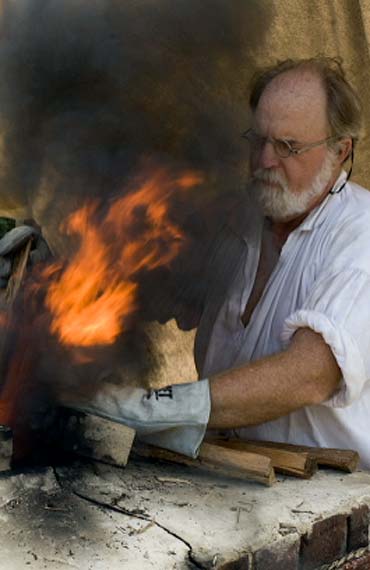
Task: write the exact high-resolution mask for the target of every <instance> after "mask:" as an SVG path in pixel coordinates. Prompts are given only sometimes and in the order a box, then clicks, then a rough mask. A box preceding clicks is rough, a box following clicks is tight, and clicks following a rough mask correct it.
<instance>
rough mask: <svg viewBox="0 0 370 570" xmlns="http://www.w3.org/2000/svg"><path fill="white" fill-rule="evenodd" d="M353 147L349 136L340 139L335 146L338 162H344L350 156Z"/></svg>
mask: <svg viewBox="0 0 370 570" xmlns="http://www.w3.org/2000/svg"><path fill="white" fill-rule="evenodd" d="M352 147H353V140H352V139H351V138H350V137H346V138H343V139H341V140H340V141H339V142H338V146H337V155H338V158H339V162H340V164H344V163H345V161H346V160H347V158H349V157H350V154H351V151H352Z"/></svg>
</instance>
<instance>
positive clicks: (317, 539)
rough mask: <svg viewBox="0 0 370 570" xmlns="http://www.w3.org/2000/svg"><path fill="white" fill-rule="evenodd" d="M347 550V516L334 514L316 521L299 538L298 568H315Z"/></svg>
mask: <svg viewBox="0 0 370 570" xmlns="http://www.w3.org/2000/svg"><path fill="white" fill-rule="evenodd" d="M346 551H347V516H346V515H335V516H333V517H329V518H327V519H324V520H321V521H317V522H316V523H315V524H314V526H313V528H312V531H311V533H310V535H304V536H303V537H302V539H301V552H300V565H299V569H300V570H315V569H316V568H318V567H320V566H322V565H323V564H330V563H331V562H333V561H334V560H336V559H338V558H341V557H342V556H344V555H345V553H346Z"/></svg>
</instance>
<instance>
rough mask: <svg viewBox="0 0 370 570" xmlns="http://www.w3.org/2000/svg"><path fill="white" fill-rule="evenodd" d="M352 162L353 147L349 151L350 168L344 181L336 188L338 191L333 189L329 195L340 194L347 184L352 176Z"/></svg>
mask: <svg viewBox="0 0 370 570" xmlns="http://www.w3.org/2000/svg"><path fill="white" fill-rule="evenodd" d="M353 161H354V151H353V146H352V150H351V167H350V169H349V171H348V174H347V176H346V179H345V181H344V182H343V184H342V185H341V186H340V188H338V190H333V188H332V189H331V190H330V192H329V194H339V192H341V191H342V190H343V188H344V187H345V185H346V184H347V182H348V180H349V179H350V177H351V174H352V168H353Z"/></svg>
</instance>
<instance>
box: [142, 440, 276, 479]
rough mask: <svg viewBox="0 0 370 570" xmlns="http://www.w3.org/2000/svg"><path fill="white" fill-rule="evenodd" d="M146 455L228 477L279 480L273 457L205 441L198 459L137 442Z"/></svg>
mask: <svg viewBox="0 0 370 570" xmlns="http://www.w3.org/2000/svg"><path fill="white" fill-rule="evenodd" d="M133 451H134V452H135V453H137V454H138V455H140V456H142V457H148V458H153V459H160V460H163V461H169V462H171V463H179V464H181V465H187V466H189V467H196V468H204V469H208V470H211V471H213V472H216V473H219V474H220V475H224V476H227V477H237V478H242V479H250V480H252V481H257V482H259V483H262V484H263V485H267V486H270V485H272V484H273V483H274V482H275V473H274V469H273V467H272V465H271V460H270V459H269V458H268V457H266V456H263V455H259V454H255V453H249V452H240V451H237V450H234V449H225V448H224V447H221V446H218V445H213V444H210V443H203V444H202V445H201V447H200V451H199V455H198V457H197V458H196V459H191V458H189V457H186V456H185V455H181V454H179V453H175V452H173V451H168V450H166V449H162V448H159V447H155V446H152V445H144V444H142V443H139V444H136V445H135V447H134V450H133Z"/></svg>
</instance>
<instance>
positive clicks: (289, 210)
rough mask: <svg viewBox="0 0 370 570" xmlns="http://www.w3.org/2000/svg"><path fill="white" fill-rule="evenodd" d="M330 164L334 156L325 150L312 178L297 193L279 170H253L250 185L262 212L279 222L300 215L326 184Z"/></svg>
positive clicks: (328, 177)
mask: <svg viewBox="0 0 370 570" xmlns="http://www.w3.org/2000/svg"><path fill="white" fill-rule="evenodd" d="M334 164H335V155H333V154H332V153H331V152H329V154H328V155H327V157H326V159H325V160H324V163H323V165H322V167H321V169H320V171H319V172H318V173H317V175H316V176H315V178H314V180H313V181H312V182H311V184H310V185H309V186H308V187H307V188H305V189H303V190H301V191H300V192H299V193H295V192H292V189H291V188H290V187H289V185H288V183H287V181H286V178H285V176H284V175H283V174H282V173H281V172H278V171H276V170H269V169H259V170H257V171H256V172H255V173H254V175H253V179H252V188H253V191H254V192H255V195H256V199H257V201H258V203H259V204H260V206H261V208H262V211H263V213H264V215H265V216H268V217H269V218H271V219H272V220H274V221H276V222H279V221H284V220H287V219H290V218H293V217H294V216H299V215H300V214H304V213H305V212H306V211H307V210H308V209H309V207H310V204H311V203H312V202H313V201H314V200H315V198H317V197H319V196H320V195H321V194H322V193H323V192H324V190H325V188H326V186H327V185H328V184H329V182H330V179H331V177H332V175H333V170H334Z"/></svg>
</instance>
